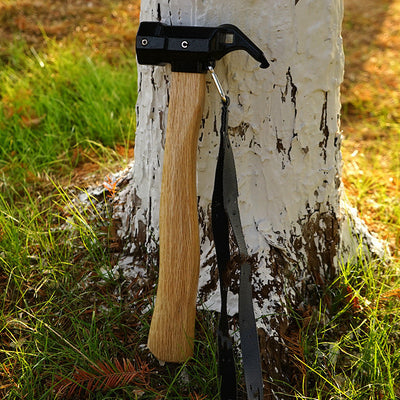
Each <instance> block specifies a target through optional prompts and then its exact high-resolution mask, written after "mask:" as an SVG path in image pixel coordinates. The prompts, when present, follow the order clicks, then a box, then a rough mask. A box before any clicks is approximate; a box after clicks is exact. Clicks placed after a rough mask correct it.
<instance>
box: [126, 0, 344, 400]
mask: <svg viewBox="0 0 400 400" xmlns="http://www.w3.org/2000/svg"><path fill="white" fill-rule="evenodd" d="M342 11H343V8H342V0H322V1H319V2H315V1H311V0H297V1H294V0H282V1H275V0H251V1H246V2H243V1H242V0H229V1H225V0H224V1H211V0H191V1H189V0H176V1H174V2H171V1H170V0H159V1H155V0H149V1H147V2H142V10H141V19H142V20H159V21H162V22H165V23H167V24H170V23H171V24H181V25H204V26H216V25H219V24H224V23H230V24H234V25H237V26H238V27H239V28H240V29H241V30H243V31H244V32H245V33H246V34H247V35H248V36H249V37H250V38H251V39H252V40H253V41H254V42H255V43H256V44H257V45H259V46H260V47H261V48H262V50H263V51H264V53H265V55H266V57H267V59H268V60H269V61H270V63H271V66H270V68H269V69H267V70H261V69H259V67H258V64H257V63H256V62H255V61H254V60H253V59H251V58H250V57H249V56H248V55H247V54H246V53H245V52H242V51H241V52H234V53H231V54H229V55H227V56H226V57H225V58H224V59H223V60H221V61H219V62H218V63H217V66H216V72H217V74H218V76H219V78H220V80H221V83H222V86H223V87H224V89H225V90H226V91H227V93H228V95H229V97H230V99H231V105H230V115H229V135H230V140H231V142H232V147H233V151H234V156H235V162H236V169H237V174H238V186H239V192H240V198H239V207H240V212H241V218H242V224H243V230H244V234H245V239H246V244H247V247H248V252H249V254H251V255H252V260H253V265H254V273H253V287H254V304H255V313H256V318H258V324H259V328H260V343H261V349H262V354H263V362H264V368H265V370H266V371H267V375H266V376H267V380H266V386H267V393H268V395H269V396H270V397H269V398H275V399H283V398H286V397H285V395H278V394H277V393H278V392H279V391H280V392H281V391H282V390H283V389H282V388H281V387H280V384H278V383H277V382H281V381H283V382H288V383H291V382H292V381H293V377H294V373H295V372H294V366H293V364H292V358H291V353H290V350H289V349H290V346H289V345H288V343H287V341H285V338H286V337H288V335H289V334H290V330H291V329H292V326H291V321H290V320H289V319H288V317H287V313H286V310H287V306H288V305H290V306H291V307H294V308H295V309H298V310H301V309H306V308H307V306H308V305H313V304H316V301H317V300H318V299H319V298H320V297H321V296H323V295H324V294H325V291H326V288H327V287H328V286H329V285H330V284H331V283H332V282H333V280H334V279H335V276H336V273H337V265H338V260H339V258H338V255H339V247H340V245H341V226H342V220H343V216H342V213H341V207H340V193H341V190H340V188H341V179H340V166H341V153H340V145H341V136H340V133H339V113H340V100H339V86H340V83H341V81H342V75H343V60H344V57H343V52H342V40H341V35H340V32H341V20H342ZM138 74H139V80H138V84H139V97H138V104H137V121H138V127H137V133H136V147H135V157H136V160H135V163H134V166H133V170H132V173H133V179H132V185H131V187H130V188H129V190H128V191H126V192H125V194H124V196H126V198H125V199H124V201H123V202H121V204H123V205H121V208H120V209H119V217H120V219H121V229H120V235H121V236H122V237H124V239H125V240H126V242H127V243H128V251H129V252H130V255H131V257H130V258H128V259H127V263H126V264H125V265H126V271H127V273H128V272H129V270H130V271H131V272H132V273H134V274H137V273H145V271H143V269H141V268H142V267H141V266H143V265H145V266H146V268H150V267H151V266H152V265H156V264H157V257H158V221H159V200H160V186H161V172H162V163H163V148H164V134H165V127H166V121H167V111H168V100H169V81H170V69H169V67H168V66H166V67H152V66H139V67H138ZM206 85H207V86H206V102H205V108H204V113H203V118H202V123H201V126H200V127H199V142H198V152H197V193H198V211H199V218H200V227H199V228H200V242H201V248H200V253H201V271H200V285H199V296H198V301H199V304H200V303H201V304H205V306H206V307H207V308H208V309H212V310H219V303H220V300H219V293H218V290H217V269H216V261H215V252H214V248H213V239H212V235H211V226H210V205H211V195H212V186H213V178H214V172H215V166H216V159H217V152H218V143H219V137H218V131H219V121H220V108H221V107H220V99H219V95H218V92H217V90H216V88H215V87H214V85H213V84H212V81H211V77H209V76H208V77H207V82H206ZM182 112H184V110H182ZM238 276H239V274H238V271H237V270H236V266H235V263H233V264H232V285H231V292H230V293H229V310H230V313H231V314H232V315H233V314H235V313H236V312H237V296H238V285H237V280H238Z"/></svg>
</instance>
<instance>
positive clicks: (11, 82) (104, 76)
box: [0, 40, 137, 172]
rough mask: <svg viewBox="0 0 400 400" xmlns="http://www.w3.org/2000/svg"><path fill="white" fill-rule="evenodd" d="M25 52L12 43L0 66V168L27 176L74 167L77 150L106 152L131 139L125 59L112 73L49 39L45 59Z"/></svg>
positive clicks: (131, 74)
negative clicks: (15, 166) (98, 147)
mask: <svg viewBox="0 0 400 400" xmlns="http://www.w3.org/2000/svg"><path fill="white" fill-rule="evenodd" d="M26 51H29V54H28V56H26V55H25V54H24V53H23V51H22V49H21V45H17V44H13V45H12V46H11V49H10V54H9V55H8V57H7V59H6V61H5V62H4V61H3V65H1V64H0V68H1V72H0V93H1V102H0V127H1V129H0V143H1V146H0V168H1V167H4V166H7V165H10V164H12V163H14V162H17V163H19V164H20V165H21V166H23V167H25V168H27V169H30V170H32V171H43V170H46V171H47V172H48V171H53V170H59V169H63V168H65V166H67V167H73V166H74V164H76V162H77V161H78V160H77V157H75V158H74V157H73V155H74V149H76V148H77V147H82V148H87V147H88V144H89V143H92V142H96V143H99V144H102V145H103V146H106V147H109V148H112V147H113V146H115V144H117V143H120V144H126V143H127V142H128V141H129V140H132V139H133V137H132V121H133V120H134V118H135V117H134V105H135V101H136V91H137V88H136V66H135V61H134V57H133V56H132V55H131V56H130V57H128V56H127V57H126V59H125V62H124V63H123V64H122V65H120V66H119V67H118V68H114V67H113V66H112V65H110V64H108V63H107V62H105V61H103V60H101V59H100V58H99V57H98V56H94V57H89V56H87V55H86V54H85V52H84V51H83V50H80V49H79V47H78V44H76V45H74V46H73V45H69V46H68V45H64V46H61V45H58V44H56V43H52V42H51V41H50V40H48V46H47V49H46V51H45V52H43V53H41V54H38V53H37V52H36V50H35V49H34V48H33V47H31V48H30V49H29V50H28V49H25V52H26Z"/></svg>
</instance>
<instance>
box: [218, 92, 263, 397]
mask: <svg viewBox="0 0 400 400" xmlns="http://www.w3.org/2000/svg"><path fill="white" fill-rule="evenodd" d="M228 106H229V98H228V97H226V100H225V101H224V100H222V115H221V130H220V148H219V153H218V161H217V168H216V172H215V182H214V192H213V199H212V226H213V235H214V242H215V248H216V253H217V263H218V271H219V276H220V291H221V316H220V321H219V327H218V358H219V360H218V361H219V374H220V376H221V399H222V400H233V399H236V372H235V363H234V357H233V346H232V339H231V338H230V336H229V325H228V315H227V292H228V287H229V271H228V268H227V267H228V265H229V261H230V252H229V224H230V226H231V228H232V231H233V235H234V237H235V241H236V244H237V246H238V249H239V254H240V259H241V260H244V261H243V262H242V265H241V271H240V290H239V329H240V341H241V349H242V357H243V369H244V375H245V381H246V389H247V396H248V399H250V400H262V399H263V384H262V371H261V359H260V350H259V345H258V335H257V327H256V321H255V317H254V310H253V301H252V287H251V266H250V265H249V263H248V262H246V261H245V260H246V259H247V258H248V254H247V248H246V243H245V240H244V235H243V231H242V224H241V221H240V214H239V207H238V187H237V180H236V168H235V162H234V158H233V152H232V148H231V145H230V142H229V139H228V135H227V131H228Z"/></svg>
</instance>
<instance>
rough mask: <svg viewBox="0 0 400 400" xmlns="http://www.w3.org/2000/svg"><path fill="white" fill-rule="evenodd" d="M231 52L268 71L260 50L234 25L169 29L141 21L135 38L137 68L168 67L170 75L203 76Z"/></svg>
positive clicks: (155, 23)
mask: <svg viewBox="0 0 400 400" xmlns="http://www.w3.org/2000/svg"><path fill="white" fill-rule="evenodd" d="M234 50H245V51H247V53H249V54H250V55H251V56H252V57H253V58H254V59H255V60H257V61H258V62H260V67H261V68H268V67H269V63H268V61H267V59H266V58H265V56H264V54H263V52H262V51H261V49H260V48H258V47H257V46H256V45H255V44H254V43H253V42H252V41H251V40H250V39H249V38H248V37H247V36H246V35H245V34H244V33H243V32H242V31H241V30H240V29H239V28H237V27H236V26H234V25H229V24H227V25H220V26H218V27H202V26H170V25H166V24H163V23H161V22H147V21H145V22H141V23H140V25H139V30H138V33H137V36H136V55H137V60H138V63H139V64H147V65H165V64H171V68H172V71H174V72H191V73H206V72H207V71H208V67H209V66H210V65H211V66H214V65H215V61H216V60H219V59H221V58H222V57H223V56H224V55H225V54H227V53H230V52H231V51H234Z"/></svg>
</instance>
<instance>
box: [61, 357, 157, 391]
mask: <svg viewBox="0 0 400 400" xmlns="http://www.w3.org/2000/svg"><path fill="white" fill-rule="evenodd" d="M136 363H137V365H138V366H137V367H135V366H134V365H133V364H132V362H131V361H130V360H129V359H126V358H123V359H122V362H121V361H119V360H117V359H115V360H114V361H113V362H111V361H98V362H97V363H96V367H93V368H92V369H91V370H85V369H82V368H75V372H74V374H73V376H72V377H71V378H60V381H59V383H58V384H57V385H56V390H57V394H58V395H65V396H66V397H67V398H72V397H75V396H80V395H81V393H82V392H94V391H98V390H108V389H117V388H121V387H124V386H126V385H129V384H135V385H137V386H140V387H146V386H148V385H149V376H150V372H151V370H150V368H149V367H148V364H146V363H144V362H142V361H140V360H136Z"/></svg>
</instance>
